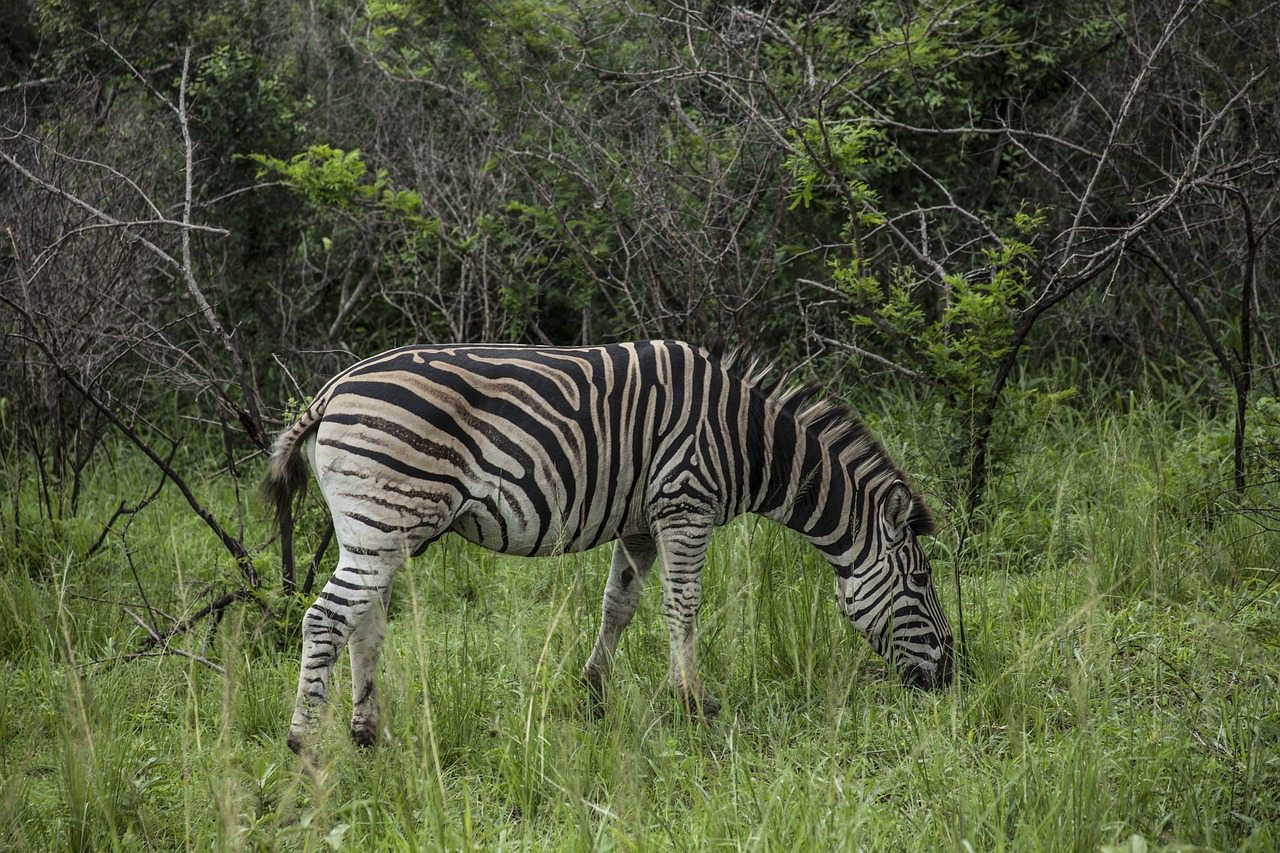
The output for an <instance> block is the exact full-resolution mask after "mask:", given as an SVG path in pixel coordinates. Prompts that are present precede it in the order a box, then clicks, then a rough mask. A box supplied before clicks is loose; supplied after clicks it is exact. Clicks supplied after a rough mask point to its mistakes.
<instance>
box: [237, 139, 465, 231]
mask: <svg viewBox="0 0 1280 853" xmlns="http://www.w3.org/2000/svg"><path fill="white" fill-rule="evenodd" d="M248 159H250V160H252V161H253V162H255V163H258V164H260V165H261V166H262V167H263V168H262V170H261V171H259V173H258V177H259V178H262V177H263V176H265V175H267V174H272V173H274V174H276V175H279V176H280V178H281V179H282V180H283V181H284V182H285V183H286V184H287V185H288V186H290V187H292V188H293V189H294V190H296V191H298V192H299V193H301V194H302V195H303V196H305V197H306V198H307V200H308V201H310V202H311V203H313V204H315V205H317V206H318V207H321V208H324V207H335V208H338V209H341V210H344V211H352V212H354V211H371V212H375V213H380V214H383V215H385V216H388V217H392V218H395V219H398V220H400V221H403V222H405V223H407V224H408V225H409V226H411V227H412V228H413V229H414V230H415V231H417V232H418V233H420V234H423V235H431V234H435V233H436V232H437V230H438V229H439V224H440V223H439V222H438V221H436V220H434V219H431V218H430V217H425V216H423V215H422V197H421V196H420V195H418V193H417V192H416V191H414V190H407V189H405V190H397V189H393V188H392V187H391V182H390V180H389V179H388V177H387V171H386V170H385V169H380V170H378V171H377V172H376V173H374V174H373V175H372V176H368V175H367V173H368V168H369V167H368V166H367V165H366V164H365V162H364V161H363V160H362V159H361V157H360V152H359V151H358V150H352V151H343V150H342V149H340V148H333V147H331V146H329V145H312V146H310V147H309V148H308V149H307V150H306V151H304V152H302V153H301V154H296V155H294V156H293V157H291V158H290V159H289V160H288V161H285V160H281V159H279V158H277V157H271V156H268V155H265V154H250V155H248Z"/></svg>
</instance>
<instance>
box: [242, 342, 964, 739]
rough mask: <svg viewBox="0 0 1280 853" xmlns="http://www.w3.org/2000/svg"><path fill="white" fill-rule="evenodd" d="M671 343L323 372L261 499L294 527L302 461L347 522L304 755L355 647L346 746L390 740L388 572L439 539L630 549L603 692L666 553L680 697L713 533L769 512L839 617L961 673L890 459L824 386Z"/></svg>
mask: <svg viewBox="0 0 1280 853" xmlns="http://www.w3.org/2000/svg"><path fill="white" fill-rule="evenodd" d="M740 362H741V359H740V358H739V357H738V356H737V355H736V354H728V355H724V356H720V355H717V354H714V353H712V352H709V351H707V350H706V349H699V348H697V347H693V346H690V345H689V344H685V343H679V342H674V341H647V342H640V343H629V344H613V345H607V346H593V347H565V348H558V347H537V346H533V347H530V346H502V345H466V346H463V345H458V346H439V347H421V346H410V347H402V348H400V349H395V350H391V351H390V352H386V353H383V354H382V355H378V356H374V357H373V358H370V359H367V360H365V361H362V362H360V363H359V364H357V365H355V366H354V367H352V368H350V369H348V370H346V371H345V372H343V373H340V374H339V375H338V376H336V377H334V378H333V379H331V380H330V381H329V383H328V384H327V385H325V386H324V388H323V389H322V390H321V391H320V393H319V395H317V396H316V398H315V400H314V401H313V402H312V403H311V405H310V406H308V407H307V410H306V411H305V412H304V413H303V414H302V416H301V417H299V418H298V420H297V421H296V422H294V423H293V424H292V425H291V426H290V427H289V428H288V429H286V430H285V431H284V433H283V434H281V435H280V437H279V438H278V439H277V440H276V443H275V447H274V449H273V451H272V455H271V461H270V463H269V466H268V470H267V475H266V480H265V482H264V484H263V491H264V494H266V495H267V497H268V498H269V499H270V500H272V501H274V504H275V507H276V510H277V514H278V516H279V518H280V519H281V520H283V519H284V518H285V517H286V516H287V514H288V513H289V512H290V506H291V503H292V498H293V495H294V494H295V493H296V492H297V491H298V490H299V489H300V488H302V487H303V486H304V485H305V483H306V478H307V465H306V463H304V462H303V460H302V454H301V450H302V449H303V448H304V447H305V449H306V454H307V457H308V458H309V460H310V463H311V464H310V468H311V471H312V472H313V473H314V476H315V478H316V480H317V481H318V482H319V485H320V490H321V492H322V493H323V494H324V497H325V500H326V501H327V502H328V505H329V511H330V513H331V514H332V516H333V523H334V528H335V533H336V536H337V540H338V544H339V557H338V566H337V568H336V569H335V571H334V573H333V576H332V577H331V578H330V580H329V582H328V583H327V584H326V585H325V588H324V591H323V592H321V593H320V596H319V598H318V599H317V600H316V602H315V604H313V605H312V606H311V608H310V609H309V610H307V613H306V615H305V617H304V618H303V645H302V670H301V675H300V677H299V680H298V696H297V705H296V708H295V710H294V714H293V723H292V726H291V728H290V731H289V745H290V747H292V748H293V749H294V750H295V751H299V750H300V749H301V748H302V744H303V738H304V735H305V734H306V733H307V732H308V731H309V729H310V728H311V727H312V726H313V725H314V721H315V718H316V715H317V713H318V711H319V709H320V708H322V707H323V706H324V704H325V702H326V701H327V698H328V688H329V676H330V673H331V672H332V668H333V663H334V659H335V658H336V657H337V655H338V653H339V652H340V651H341V650H342V647H343V645H344V644H346V643H348V642H349V643H350V646H351V679H352V689H353V694H354V704H355V710H354V714H353V717H352V720H351V734H352V737H353V738H354V739H355V740H356V742H357V743H361V744H368V743H372V742H373V741H374V740H375V739H376V737H377V732H378V704H377V695H376V678H377V662H378V652H379V647H380V646H381V644H382V640H383V636H384V633H385V629H384V624H385V608H386V606H387V601H388V597H389V593H390V590H391V579H392V575H394V574H395V571H396V569H397V568H398V567H399V566H400V565H401V564H402V563H403V562H404V561H405V559H406V558H407V557H408V556H409V555H416V554H419V553H421V552H422V551H423V549H425V548H426V547H427V545H428V544H430V543H431V542H432V541H434V540H435V539H437V538H439V537H440V536H441V535H442V534H443V533H445V532H446V531H450V530H451V531H453V532H455V533H457V534H459V535H460V536H462V537H463V538H464V539H467V540H468V541H471V542H475V543H477V544H480V545H483V546H485V547H486V548H491V549H493V550H495V551H500V552H502V553H505V554H521V555H531V554H539V555H544V554H560V553H564V552H568V551H581V550H586V549H588V548H592V547H594V546H596V545H599V544H600V543H602V542H607V541H609V540H616V542H617V544H616V545H615V547H614V551H613V562H612V565H611V567H610V570H609V578H608V581H607V583H606V585H605V590H604V602H603V606H602V611H603V613H602V618H601V623H600V634H599V637H598V639H597V640H596V644H595V649H594V650H593V651H592V653H591V657H590V659H589V660H588V661H587V664H586V668H585V670H584V673H583V678H584V681H585V682H586V683H587V686H588V687H589V688H590V689H591V692H592V694H593V695H594V696H596V697H598V696H599V695H600V692H601V690H602V689H603V683H604V680H605V678H606V675H607V673H608V670H609V665H610V660H611V658H612V657H613V654H614V651H615V650H616V648H617V645H618V639H619V637H620V636H621V634H622V631H623V629H624V628H625V627H626V626H627V623H628V622H630V621H631V617H632V616H633V615H634V614H635V611H636V605H637V604H638V602H639V600H640V591H641V588H642V587H643V585H644V582H645V578H646V577H647V576H648V574H649V570H650V568H651V567H652V566H653V563H654V561H655V560H657V562H658V564H659V566H660V569H661V577H662V593H663V615H664V617H665V618H666V622H667V627H668V629H669V632H670V640H671V671H670V679H671V684H672V686H673V687H674V688H675V689H676V690H677V691H679V693H680V695H681V697H682V698H683V700H684V702H685V705H686V707H687V708H688V709H689V710H690V711H691V712H693V713H699V712H700V713H702V714H704V715H706V716H711V715H713V714H715V713H716V712H717V711H718V710H719V708H720V705H719V703H718V702H717V701H716V700H715V699H714V698H712V697H711V696H710V695H708V694H707V693H706V692H705V691H704V690H703V688H702V684H701V682H700V681H699V678H698V668H697V662H696V657H695V640H696V631H695V623H694V620H695V616H696V614H697V612H698V604H699V600H700V598H701V591H702V565H703V561H704V560H705V558H706V552H707V543H708V540H709V539H710V537H711V531H712V529H713V528H714V527H716V526H718V525H722V524H725V523H727V522H728V521H729V520H730V519H732V518H734V517H735V516H738V515H741V514H742V513H745V512H756V513H760V514H761V515H764V516H766V517H768V518H771V519H773V520H775V521H778V522H781V523H782V524H785V525H787V526H788V527H790V528H792V529H793V530H796V531H798V532H799V533H800V534H802V535H803V536H804V537H805V538H807V539H808V540H809V541H810V542H812V543H813V544H814V546H816V547H817V548H818V550H819V551H821V552H822V553H823V555H824V556H826V558H827V559H828V560H829V561H830V562H831V564H832V565H833V566H834V568H835V572H836V577H837V581H836V586H837V590H838V593H839V596H840V600H841V603H842V605H843V608H844V611H845V613H846V614H847V615H848V617H849V619H850V620H851V621H852V623H853V625H854V627H855V628H856V629H857V630H858V631H859V632H860V633H861V634H862V635H863V636H864V637H866V638H867V640H868V641H869V642H870V643H871V646H872V648H874V649H875V650H876V651H877V652H878V653H880V654H881V655H883V656H885V657H886V658H888V659H890V660H891V661H892V662H893V663H895V664H896V666H897V667H898V669H899V671H900V673H901V675H902V677H903V678H904V680H906V681H907V682H909V683H912V684H916V685H919V686H926V687H927V686H935V685H945V684H948V683H950V681H951V674H952V669H953V652H952V647H953V644H952V636H951V629H950V627H949V625H948V624H947V618H946V616H945V614H944V613H943V611H942V608H941V606H940V605H939V603H938V596H937V592H936V591H935V589H934V586H933V581H932V579H931V577H930V574H929V564H928V562H927V561H926V559H925V555H924V552H923V550H922V549H921V546H920V543H919V541H918V540H917V537H918V536H921V535H930V534H932V533H933V529H934V523H933V518H932V516H931V515H930V513H929V511H928V509H926V507H925V506H924V504H923V502H922V501H921V499H920V498H919V497H918V496H917V495H915V494H914V493H913V492H912V490H911V488H910V487H909V486H908V485H907V482H906V476H905V475H904V474H903V473H902V472H901V471H900V470H899V469H898V468H896V467H895V466H894V464H893V463H892V462H891V461H890V459H889V457H888V455H887V454H886V453H885V451H884V449H883V448H882V447H881V446H880V445H879V444H878V443H877V442H876V441H875V440H874V439H873V438H872V437H871V436H870V435H869V434H868V432H867V430H866V429H865V427H864V426H863V425H862V424H861V423H859V422H858V421H857V420H856V419H855V418H853V416H852V415H851V414H849V412H848V411H847V410H846V409H844V408H842V407H838V406H832V405H829V404H827V403H824V402H821V401H819V400H817V399H816V397H817V393H818V389H817V388H816V386H814V385H812V384H808V385H799V386H791V385H790V384H789V383H787V381H786V376H785V375H783V376H781V377H778V376H773V377H772V378H770V377H769V376H768V371H765V372H762V373H754V372H753V371H754V368H752V367H750V366H745V365H743V364H741V363H740Z"/></svg>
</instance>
